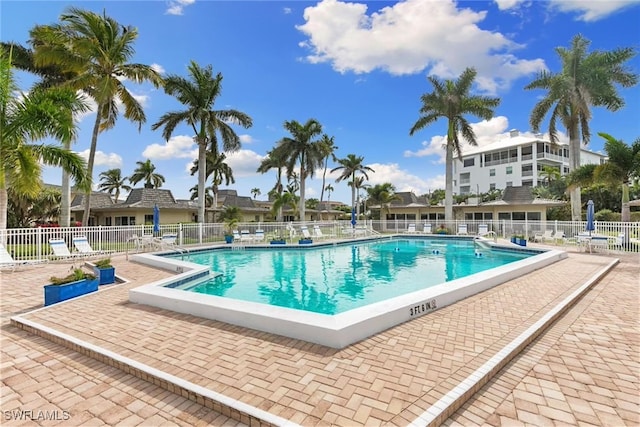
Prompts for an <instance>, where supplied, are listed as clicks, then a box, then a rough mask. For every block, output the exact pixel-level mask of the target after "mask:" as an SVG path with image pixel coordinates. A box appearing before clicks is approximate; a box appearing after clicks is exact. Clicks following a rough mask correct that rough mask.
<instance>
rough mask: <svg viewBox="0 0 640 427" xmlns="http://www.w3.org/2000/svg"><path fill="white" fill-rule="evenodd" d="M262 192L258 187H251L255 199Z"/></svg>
mask: <svg viewBox="0 0 640 427" xmlns="http://www.w3.org/2000/svg"><path fill="white" fill-rule="evenodd" d="M260 194H262V193H261V192H260V189H259V188H258V187H254V188H252V189H251V195H252V196H253V199H254V200H255V199H256V198H257V197H258V196H259V195H260Z"/></svg>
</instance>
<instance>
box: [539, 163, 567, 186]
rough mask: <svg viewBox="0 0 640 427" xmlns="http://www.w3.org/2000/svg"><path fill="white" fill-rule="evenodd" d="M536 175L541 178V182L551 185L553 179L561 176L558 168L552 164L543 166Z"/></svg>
mask: <svg viewBox="0 0 640 427" xmlns="http://www.w3.org/2000/svg"><path fill="white" fill-rule="evenodd" d="M538 175H539V176H540V178H542V179H543V182H546V183H547V186H549V185H551V183H552V182H553V181H556V180H558V179H560V177H561V176H562V174H561V173H560V169H558V168H555V167H553V166H544V167H543V168H542V170H541V171H540V172H539V173H538Z"/></svg>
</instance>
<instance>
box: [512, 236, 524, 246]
mask: <svg viewBox="0 0 640 427" xmlns="http://www.w3.org/2000/svg"><path fill="white" fill-rule="evenodd" d="M514 240H515V241H514V242H513V243H515V244H516V245H520V246H527V239H519V238H517V237H515V238H514Z"/></svg>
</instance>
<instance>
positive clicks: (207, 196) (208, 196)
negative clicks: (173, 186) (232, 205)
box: [189, 184, 213, 207]
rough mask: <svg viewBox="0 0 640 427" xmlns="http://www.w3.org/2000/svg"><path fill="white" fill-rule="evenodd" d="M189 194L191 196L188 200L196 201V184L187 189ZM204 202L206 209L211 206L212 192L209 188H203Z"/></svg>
mask: <svg viewBox="0 0 640 427" xmlns="http://www.w3.org/2000/svg"><path fill="white" fill-rule="evenodd" d="M189 194H191V197H190V200H197V199H198V184H196V185H194V186H193V187H191V188H190V189H189ZM204 201H205V206H206V207H210V206H213V190H212V188H211V187H205V188H204Z"/></svg>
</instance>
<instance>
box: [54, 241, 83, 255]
mask: <svg viewBox="0 0 640 427" xmlns="http://www.w3.org/2000/svg"><path fill="white" fill-rule="evenodd" d="M49 246H51V250H52V251H53V256H54V257H55V258H60V259H79V258H86V257H87V255H86V254H83V253H81V252H74V253H71V251H69V248H68V247H67V243H66V242H65V241H64V239H49Z"/></svg>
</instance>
